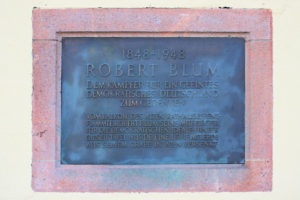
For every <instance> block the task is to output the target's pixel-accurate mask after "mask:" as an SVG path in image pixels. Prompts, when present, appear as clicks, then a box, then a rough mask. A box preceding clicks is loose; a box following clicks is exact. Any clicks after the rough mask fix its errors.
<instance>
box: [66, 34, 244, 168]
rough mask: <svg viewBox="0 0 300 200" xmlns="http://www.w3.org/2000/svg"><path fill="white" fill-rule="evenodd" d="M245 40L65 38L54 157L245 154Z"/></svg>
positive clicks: (198, 158) (82, 160) (184, 160)
mask: <svg viewBox="0 0 300 200" xmlns="http://www.w3.org/2000/svg"><path fill="white" fill-rule="evenodd" d="M244 116H245V40H244V39H243V38H216V37H214V38H64V39H63V41H62V120H61V127H62V132H61V162H62V164H188V163H203V164H204V163H210V164H212V163H222V164H224V163H244V162H245V118H244Z"/></svg>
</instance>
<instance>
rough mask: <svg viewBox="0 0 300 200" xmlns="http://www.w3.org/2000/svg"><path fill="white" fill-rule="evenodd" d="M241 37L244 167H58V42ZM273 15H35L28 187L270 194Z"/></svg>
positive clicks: (163, 11)
mask: <svg viewBox="0 0 300 200" xmlns="http://www.w3.org/2000/svg"><path fill="white" fill-rule="evenodd" d="M63 36H68V37H75V36H89V37H107V36H119V37H122V36H126V37H140V36H152V37H173V36H184V37H191V36H197V37H202V36H206V37H220V36H221V37H233V36H239V37H244V38H245V39H246V163H245V165H240V164H227V165H221V164H218V165H213V164H209V165H207V164H202V165H200V164H199V165H198V164H192V165H135V166H130V165H126V166H125V165H124V166H122V165H119V166H107V165H61V164H60V81H61V80H60V70H61V66H60V56H61V54H60V52H61V37H63ZM272 90H273V87H272V13H271V11H270V10H263V9H259V10H252V9H250V10H248V9H247V10H246V9H237V10H236V9H155V8H149V9H148V8H147V9H97V8H95V9H47V10H44V9H34V10H33V95H32V106H33V111H32V125H33V130H32V188H33V190H35V191H62V192H71V191H72V192H73V191H74V192H181V191H194V192H196V191H216V192H221V191H232V192H236V191H270V190H272V107H273V94H272V92H273V91H272Z"/></svg>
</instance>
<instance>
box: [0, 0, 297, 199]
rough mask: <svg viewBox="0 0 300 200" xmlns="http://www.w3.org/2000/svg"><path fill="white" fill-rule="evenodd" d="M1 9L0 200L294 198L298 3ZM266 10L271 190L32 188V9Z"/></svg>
mask: <svg viewBox="0 0 300 200" xmlns="http://www.w3.org/2000/svg"><path fill="white" fill-rule="evenodd" d="M1 3H2V4H1V8H0V10H1V11H0V27H1V37H0V44H1V48H0V55H1V56H0V58H1V59H0V70H1V71H0V87H1V98H0V102H1V103H0V111H1V114H0V121H1V122H0V137H1V139H0V147H1V151H0V152H1V153H0V159H1V161H0V162H1V165H0V199H1V200H6V199H26V200H27V199H28V200H30V199H38V200H43V199H62V200H64V199H72V200H76V199H97V200H98V199H115V200H117V199H118V200H119V199H146V200H147V199H154V198H155V199H200V198H201V199H208V200H209V199H213V200H219V199H220V200H221V199H222V200H223V199H230V200H231V199H233V200H240V199H243V200H253V199H257V200H261V199H264V200H269V199H270V200H271V199H272V200H273V199H283V198H284V199H289V200H294V199H295V200H296V199H300V191H299V184H298V182H297V181H298V179H299V178H300V170H299V164H300V161H299V159H298V157H299V156H298V152H300V145H299V142H298V141H299V139H300V136H299V133H300V131H299V128H298V119H299V116H298V113H299V112H300V106H299V102H300V94H299V87H300V83H299V73H300V70H299V62H298V57H299V52H300V48H299V47H300V39H299V35H300V26H299V23H298V21H299V19H300V14H299V9H300V2H299V1H297V0H273V1H271V0H262V1H258V0H253V1H243V2H242V1H238V0H231V1H220V0H211V1H204V0H202V1H201V0H199V1H193V0H186V1H179V0H174V1H161V0H152V1H151V0H148V1H147V0H129V1H114V0H110V1H109V0H102V1H99V0H87V1H74V0H73V1H71V0H68V1H67V0H60V1H49V0H48V1H47V0H31V1H18V0H10V1H3V2H1ZM224 6H225V7H233V8H266V9H271V10H272V13H273V86H274V110H273V111H274V116H273V118H274V119H273V120H274V121H273V124H274V125H273V128H274V130H273V159H274V161H273V190H272V192H250V193H247V192H245V193H226V192H225V193H222V192H221V193H207V192H203V193H106V194H101V193H39V192H33V190H32V189H31V159H32V148H31V144H32V143H31V139H32V136H31V134H32V126H31V110H32V107H31V100H32V97H31V94H32V53H31V52H32V21H31V17H32V9H33V7H39V8H97V7H119V8H121V7H124V8H125V7H126V8H131V7H135V8H137V7H138V8H142V7H162V8H166V7H169V8H175V7H176V8H218V7H224Z"/></svg>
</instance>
